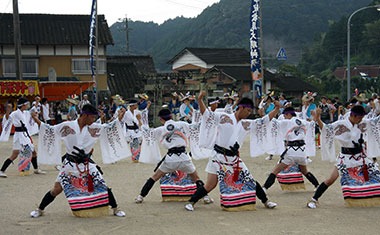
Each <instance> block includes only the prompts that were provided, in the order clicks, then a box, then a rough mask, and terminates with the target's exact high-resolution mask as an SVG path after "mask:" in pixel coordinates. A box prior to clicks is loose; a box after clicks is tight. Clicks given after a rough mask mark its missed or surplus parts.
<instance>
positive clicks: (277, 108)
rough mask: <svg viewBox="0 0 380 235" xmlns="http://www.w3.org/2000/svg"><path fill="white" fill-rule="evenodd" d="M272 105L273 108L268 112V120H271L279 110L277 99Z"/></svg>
mask: <svg viewBox="0 0 380 235" xmlns="http://www.w3.org/2000/svg"><path fill="white" fill-rule="evenodd" d="M274 107H275V108H274V109H273V110H272V111H271V112H270V113H269V114H268V115H269V120H272V119H273V118H274V117H275V116H276V115H277V114H278V111H279V110H280V102H279V101H278V100H275V101H274Z"/></svg>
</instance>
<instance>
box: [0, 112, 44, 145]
mask: <svg viewBox="0 0 380 235" xmlns="http://www.w3.org/2000/svg"><path fill="white" fill-rule="evenodd" d="M21 122H22V123H24V125H25V127H26V129H27V130H28V133H29V135H30V136H31V135H34V134H36V133H38V125H37V123H35V122H34V120H33V118H32V117H31V115H30V112H29V111H28V110H25V111H21V110H20V109H17V110H16V111H13V112H12V113H11V114H10V115H9V118H8V119H6V118H5V116H4V118H3V123H2V125H3V131H2V133H1V136H0V141H2V142H6V141H8V140H9V136H10V133H11V129H12V125H13V126H15V127H21ZM17 141H18V142H19V143H20V144H22V145H27V144H29V145H30V146H31V148H32V149H34V147H33V143H32V142H31V140H30V138H29V137H28V136H27V134H26V133H25V132H15V133H14V136H13V142H17Z"/></svg>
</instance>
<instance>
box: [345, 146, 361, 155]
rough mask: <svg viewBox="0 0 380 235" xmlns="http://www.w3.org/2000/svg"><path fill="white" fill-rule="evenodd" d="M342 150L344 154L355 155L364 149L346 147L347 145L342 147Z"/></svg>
mask: <svg viewBox="0 0 380 235" xmlns="http://www.w3.org/2000/svg"><path fill="white" fill-rule="evenodd" d="M341 152H342V153H343V154H351V155H355V154H358V153H361V152H362V149H361V148H345V147H342V149H341Z"/></svg>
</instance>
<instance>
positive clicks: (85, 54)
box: [0, 13, 113, 100]
mask: <svg viewBox="0 0 380 235" xmlns="http://www.w3.org/2000/svg"><path fill="white" fill-rule="evenodd" d="M19 18H20V34H21V56H22V60H21V63H22V70H23V75H22V78H23V79H25V80H38V81H61V82H69V81H82V82H91V81H92V77H91V70H90V63H89V60H90V57H89V31H90V15H50V14H20V17H19ZM98 26H99V27H98V33H99V35H98V50H97V54H98V61H97V64H98V67H97V89H98V91H106V90H107V73H106V46H107V45H111V44H113V39H112V35H111V32H110V30H109V27H108V24H107V21H106V20H105V18H104V15H98ZM13 37H14V36H13V15H12V14H7V13H0V80H12V79H15V77H16V69H15V50H14V38H13ZM87 87H88V86H87ZM54 92H55V93H56V92H59V93H64V95H71V94H66V93H69V91H67V90H65V89H61V90H60V89H56V90H55V91H54ZM70 92H72V91H70ZM79 92H80V91H75V93H77V95H79V94H78V93H79ZM42 95H44V96H47V94H42ZM51 95H52V97H51V100H54V99H56V98H57V97H55V98H54V97H53V96H54V94H51Z"/></svg>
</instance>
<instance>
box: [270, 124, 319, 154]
mask: <svg viewBox="0 0 380 235" xmlns="http://www.w3.org/2000/svg"><path fill="white" fill-rule="evenodd" d="M269 133H270V135H269V142H270V143H271V145H273V146H275V150H276V151H275V154H279V155H281V154H282V153H283V152H284V151H285V145H284V142H285V141H297V140H303V141H305V146H304V147H305V151H295V150H294V149H293V148H289V149H288V151H287V154H288V155H289V156H299V157H301V156H302V157H306V156H309V157H310V156H315V144H314V141H315V122H314V121H311V122H310V121H306V120H302V119H300V118H297V117H292V118H291V119H281V120H279V119H272V121H271V127H270V132H269Z"/></svg>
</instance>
